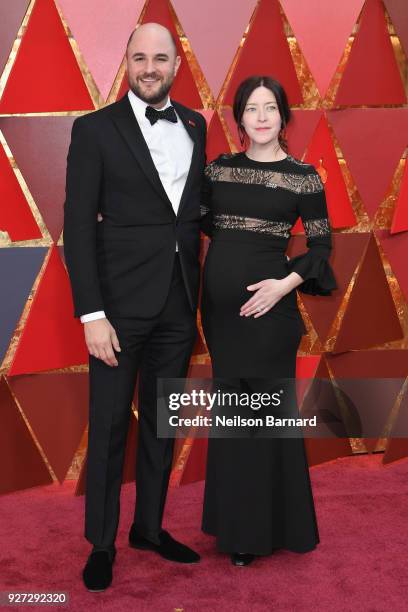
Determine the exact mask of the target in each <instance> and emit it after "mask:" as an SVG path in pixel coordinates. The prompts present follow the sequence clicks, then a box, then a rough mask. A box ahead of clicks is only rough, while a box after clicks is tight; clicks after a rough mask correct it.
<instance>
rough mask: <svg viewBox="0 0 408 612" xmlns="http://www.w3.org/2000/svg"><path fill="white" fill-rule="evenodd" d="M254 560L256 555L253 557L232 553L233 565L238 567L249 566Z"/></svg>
mask: <svg viewBox="0 0 408 612" xmlns="http://www.w3.org/2000/svg"><path fill="white" fill-rule="evenodd" d="M254 559H255V555H251V554H250V553H232V555H231V562H232V565H237V566H239V567H242V566H244V565H249V564H250V563H252V561H253V560H254Z"/></svg>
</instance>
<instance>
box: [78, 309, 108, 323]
mask: <svg viewBox="0 0 408 612" xmlns="http://www.w3.org/2000/svg"><path fill="white" fill-rule="evenodd" d="M80 319H81V323H90V322H91V321H97V320H98V319H106V315H105V312H104V311H103V310H98V311H97V312H90V313H87V314H84V315H81V317H80Z"/></svg>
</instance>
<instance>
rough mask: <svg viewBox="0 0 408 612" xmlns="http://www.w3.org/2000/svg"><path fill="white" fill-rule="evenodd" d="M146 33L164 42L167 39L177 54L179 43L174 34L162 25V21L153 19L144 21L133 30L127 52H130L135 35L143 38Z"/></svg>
mask: <svg viewBox="0 0 408 612" xmlns="http://www.w3.org/2000/svg"><path fill="white" fill-rule="evenodd" d="M145 35H147V36H150V35H151V36H154V37H155V38H158V39H160V40H162V41H163V42H164V41H165V40H166V39H167V41H168V42H169V43H170V44H171V46H172V47H173V51H174V55H175V56H176V55H177V44H176V41H175V38H174V36H173V34H172V33H171V32H170V30H168V29H167V28H165V27H164V26H162V25H161V24H160V23H154V22H153V21H152V22H149V23H143V24H141V25H139V26H137V28H135V29H134V30H133V32H132V33H131V35H130V36H129V40H128V42H127V45H126V53H127V52H128V49H129V46H130V44H131V43H132V41H133V40H134V37H135V36H136V37H142V38H143V37H144V36H145Z"/></svg>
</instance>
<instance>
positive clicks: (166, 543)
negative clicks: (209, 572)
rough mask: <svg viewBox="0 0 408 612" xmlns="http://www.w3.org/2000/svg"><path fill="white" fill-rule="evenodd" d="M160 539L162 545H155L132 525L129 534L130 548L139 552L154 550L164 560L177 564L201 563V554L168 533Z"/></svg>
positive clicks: (162, 532)
mask: <svg viewBox="0 0 408 612" xmlns="http://www.w3.org/2000/svg"><path fill="white" fill-rule="evenodd" d="M159 538H160V544H155V543H154V542H151V541H150V540H147V539H146V538H144V537H143V536H141V535H139V534H138V533H137V532H136V530H135V528H134V525H132V527H131V529H130V532H129V546H131V547H132V548H138V549H139V550H152V551H154V552H156V553H157V554H159V555H160V556H161V557H163V559H167V560H168V561H176V562H177V563H198V562H199V561H200V555H199V554H197V553H196V552H195V551H194V550H192V549H191V548H189V547H188V546H186V545H185V544H182V543H181V542H177V540H175V539H174V538H172V537H171V535H170V534H169V533H168V532H167V531H164V530H162V531H161V533H160V535H159Z"/></svg>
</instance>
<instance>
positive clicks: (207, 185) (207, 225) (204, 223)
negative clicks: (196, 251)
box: [200, 162, 213, 237]
mask: <svg viewBox="0 0 408 612" xmlns="http://www.w3.org/2000/svg"><path fill="white" fill-rule="evenodd" d="M211 164H212V162H211V163H210V164H208V166H206V167H205V169H204V174H203V180H202V182H201V196H200V212H201V225H200V228H201V231H202V232H204V234H206V235H207V236H210V237H211V235H212V229H213V213H212V207H211V198H212V182H211Z"/></svg>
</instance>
